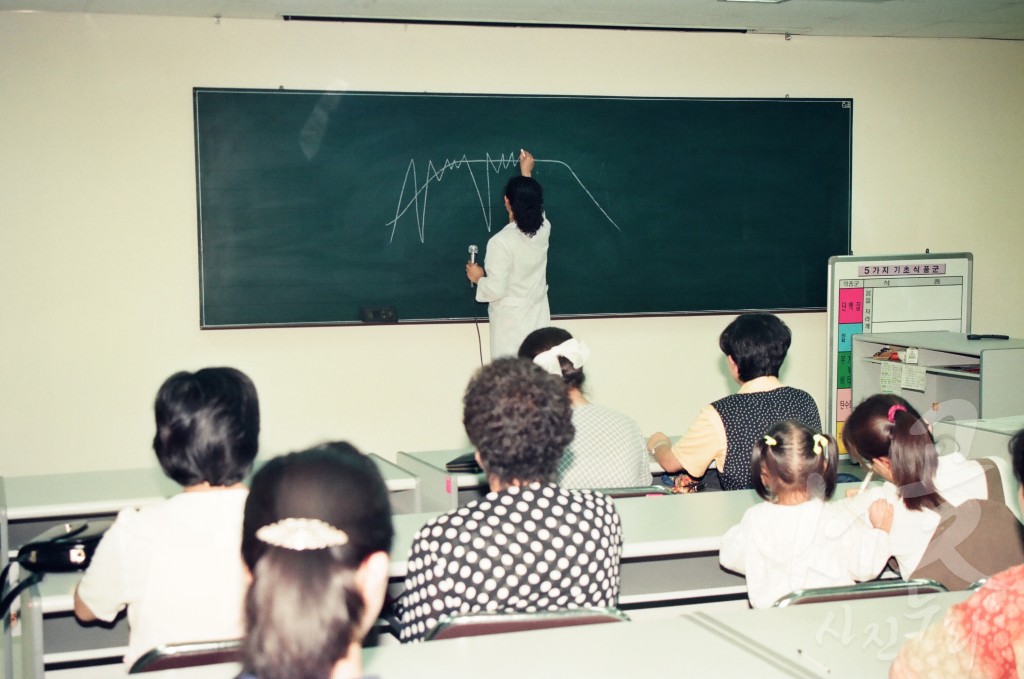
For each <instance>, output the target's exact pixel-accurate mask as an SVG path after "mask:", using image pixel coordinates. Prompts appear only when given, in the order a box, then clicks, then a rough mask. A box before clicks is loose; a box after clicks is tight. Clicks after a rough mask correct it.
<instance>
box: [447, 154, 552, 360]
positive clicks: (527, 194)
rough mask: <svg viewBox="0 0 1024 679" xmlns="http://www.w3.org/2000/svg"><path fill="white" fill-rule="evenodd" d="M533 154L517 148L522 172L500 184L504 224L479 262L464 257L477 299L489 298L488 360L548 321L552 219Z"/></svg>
mask: <svg viewBox="0 0 1024 679" xmlns="http://www.w3.org/2000/svg"><path fill="white" fill-rule="evenodd" d="M533 164H534V160H533V156H532V155H530V152H529V151H523V150H520V153H519V170H520V173H521V176H519V177H512V178H511V179H509V180H508V184H506V185H505V211H506V212H508V220H509V223H508V225H506V226H505V228H503V229H502V230H501V231H499V232H498V233H496V234H495V235H493V236H491V239H490V240H488V241H487V253H486V256H485V257H486V258H485V260H484V265H485V267H486V272H485V270H484V268H483V267H481V266H480V265H479V264H475V263H473V262H467V263H466V277H467V278H469V280H470V282H471V283H474V284H475V285H476V286H477V288H476V301H478V302H488V306H487V318H488V322H489V323H490V328H491V360H494V359H496V358H498V357H500V356H515V355H516V350H517V349H518V348H519V343H520V342H522V341H523V338H524V337H526V336H527V335H528V334H529V333H530V332H531V331H533V330H536V329H537V328H543V327H544V326H546V325H550V324H551V310H550V309H549V307H548V279H547V268H548V240H549V238H550V236H551V224H550V223H548V220H547V217H545V216H544V192H543V191H542V190H541V186H540V184H539V183H538V182H537V180H536V179H534V178H533V177H532V176H531V175H532V173H533Z"/></svg>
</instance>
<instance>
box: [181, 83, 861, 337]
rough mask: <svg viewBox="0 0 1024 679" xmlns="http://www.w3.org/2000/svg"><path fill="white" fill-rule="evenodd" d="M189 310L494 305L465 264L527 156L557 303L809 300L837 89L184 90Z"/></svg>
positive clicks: (212, 320)
mask: <svg viewBox="0 0 1024 679" xmlns="http://www.w3.org/2000/svg"><path fill="white" fill-rule="evenodd" d="M193 104H194V122H195V140H196V182H197V199H198V200H197V202H198V226H199V271H200V325H201V327H203V328H217V327H253V326H278V325H282V326H295V325H334V324H349V323H352V324H359V323H363V322H364V320H363V318H364V317H377V314H378V313H383V312H378V311H374V312H373V313H371V314H365V313H362V312H361V310H362V309H365V308H367V307H368V308H370V309H374V310H380V309H387V308H393V309H394V311H395V316H396V317H397V320H398V322H399V323H410V322H439V321H441V322H445V321H456V322H457V321H467V320H471V319H473V318H476V317H479V316H483V315H485V314H486V307H485V306H484V305H481V304H478V303H476V302H475V301H474V300H473V293H472V290H471V289H470V286H469V282H468V281H467V280H466V278H465V274H464V270H463V269H464V266H463V265H464V263H465V261H466V259H467V248H468V246H469V245H470V244H477V245H479V247H480V252H481V258H483V257H484V256H485V246H486V242H487V239H488V238H489V237H490V236H491V235H493V234H494V233H496V232H497V231H498V230H500V229H501V228H502V226H504V224H505V222H506V216H505V214H504V209H503V206H502V203H501V195H502V190H503V188H504V183H505V181H507V178H508V177H510V176H512V175H514V174H516V173H517V171H518V169H517V167H516V164H515V159H516V156H517V155H518V152H519V149H520V148H521V147H526V148H528V149H529V150H530V151H532V152H533V153H534V155H535V156H536V157H537V169H536V171H535V173H534V176H535V177H536V178H537V179H538V180H539V181H540V182H541V184H542V185H543V186H544V190H545V207H546V210H547V214H548V217H549V219H550V220H551V223H552V237H551V250H550V254H549V263H548V282H549V286H550V293H549V298H550V302H551V310H552V314H553V316H555V317H556V318H560V317H590V316H595V317H602V316H644V315H674V314H695V313H719V312H733V311H741V310H748V309H768V310H775V311H797V310H823V309H825V307H826V304H827V290H826V287H827V284H826V276H825V275H824V273H823V272H824V271H825V268H826V265H827V262H828V260H829V258H830V257H832V256H835V255H846V254H849V250H850V223H851V220H850V214H851V208H850V206H851V181H852V129H853V128H852V122H853V119H852V117H853V102H852V100H851V99H790V98H784V99H753V98H751V99H742V98H740V99H709V98H657V97H585V96H542V95H512V94H509V95H499V94H416V93H396V92H326V91H305V90H303V91H296V90H253V89H223V88H195V89H194V90H193Z"/></svg>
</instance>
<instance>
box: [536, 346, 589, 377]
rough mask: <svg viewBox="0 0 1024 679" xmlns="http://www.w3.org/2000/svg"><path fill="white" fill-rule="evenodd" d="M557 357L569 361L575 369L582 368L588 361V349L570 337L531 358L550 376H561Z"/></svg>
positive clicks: (560, 365) (560, 367) (560, 366)
mask: <svg viewBox="0 0 1024 679" xmlns="http://www.w3.org/2000/svg"><path fill="white" fill-rule="evenodd" d="M559 357H565V358H567V359H569V362H570V363H572V365H573V367H575V368H582V367H583V364H584V363H586V362H587V361H588V360H589V359H590V347H588V346H587V345H586V344H584V343H583V342H581V341H579V340H578V339H576V338H575V337H570V338H569V339H567V340H565V341H564V342H562V343H561V344H559V345H558V346H557V347H552V348H550V349H548V350H547V351H542V352H540V353H539V354H537V355H536V356H534V357H533V362H534V363H536V364H537V365H539V366H540V367H542V368H544V370H545V371H546V372H549V373H551V374H552V375H558V376H559V377H561V376H562V364H561V363H559V362H558V359H559Z"/></svg>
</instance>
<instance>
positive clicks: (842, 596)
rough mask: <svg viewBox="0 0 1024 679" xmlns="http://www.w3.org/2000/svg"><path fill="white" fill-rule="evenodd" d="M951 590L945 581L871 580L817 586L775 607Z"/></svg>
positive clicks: (786, 597)
mask: <svg viewBox="0 0 1024 679" xmlns="http://www.w3.org/2000/svg"><path fill="white" fill-rule="evenodd" d="M946 591H949V590H948V589H947V588H946V587H945V586H944V585H943V584H942V583H941V582H936V581H935V580H927V579H923V578H921V579H914V580H901V579H898V578H894V579H891V580H869V581H868V582H858V583H857V584H855V585H843V586H838V587H817V588H815V589H798V590H797V591H795V592H792V593H790V594H787V595H786V596H784V597H782V598H781V599H779V600H778V601H776V602H775V603H774V604H772V606H775V607H776V608H783V607H785V606H796V605H798V604H817V603H822V602H828V601H850V600H853V599H874V598H877V597H889V596H908V595H911V594H932V593H935V592H946Z"/></svg>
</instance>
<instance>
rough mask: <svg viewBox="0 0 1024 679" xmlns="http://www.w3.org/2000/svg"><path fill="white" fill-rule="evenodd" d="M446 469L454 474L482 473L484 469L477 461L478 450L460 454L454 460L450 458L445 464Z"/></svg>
mask: <svg viewBox="0 0 1024 679" xmlns="http://www.w3.org/2000/svg"><path fill="white" fill-rule="evenodd" d="M444 469H445V471H449V472H451V473H453V474H480V473H481V472H483V469H481V468H480V465H479V464H477V462H476V451H472V452H469V453H466V454H464V455H459V456H458V457H457V458H455V459H454V460H449V461H448V462H447V463H446V464H445V465H444Z"/></svg>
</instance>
